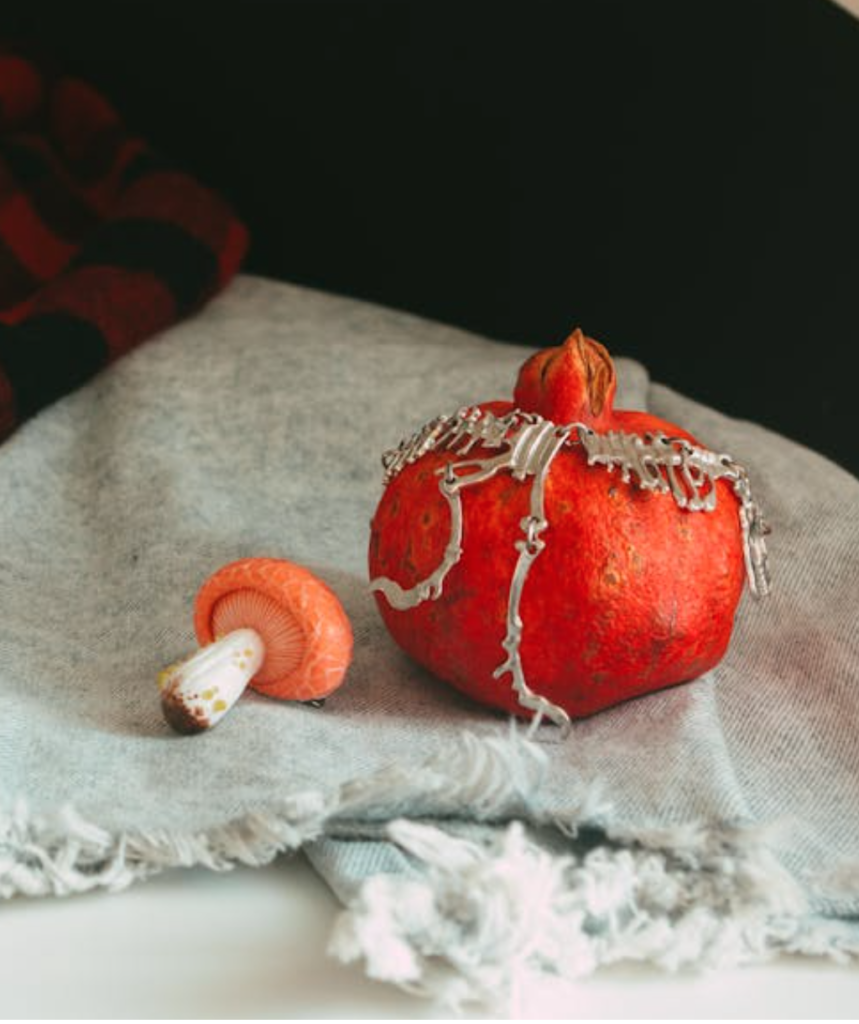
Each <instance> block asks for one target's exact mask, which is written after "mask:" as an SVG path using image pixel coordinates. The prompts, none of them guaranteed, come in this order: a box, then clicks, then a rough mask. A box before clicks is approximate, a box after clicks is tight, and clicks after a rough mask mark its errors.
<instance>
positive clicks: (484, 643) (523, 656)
mask: <svg viewBox="0 0 859 1024" xmlns="http://www.w3.org/2000/svg"><path fill="white" fill-rule="evenodd" d="M615 387H616V377H615V371H614V366H613V364H612V361H611V358H610V356H609V354H608V352H607V350H606V349H605V348H604V347H603V346H602V345H601V344H599V343H598V342H596V341H593V340H592V339H590V338H587V337H585V335H583V334H582V332H581V331H579V330H576V331H574V332H573V334H572V335H571V336H570V337H569V338H568V339H567V341H566V342H565V343H564V344H563V345H561V346H558V347H555V348H548V349H545V350H543V351H541V352H538V353H536V354H535V355H533V356H532V357H531V358H530V359H528V360H527V361H526V362H525V363H524V365H523V366H522V368H521V369H520V372H519V378H518V381H517V384H516V388H515V392H514V400H513V402H512V403H511V402H500V401H493V402H487V403H483V404H481V405H479V406H475V407H472V408H471V409H469V410H465V411H461V412H460V413H459V414H458V415H457V416H455V417H452V418H450V417H448V418H445V417H440V418H439V419H438V420H435V421H433V422H432V423H430V424H428V425H427V426H426V427H425V428H424V429H423V430H422V431H420V432H419V433H418V434H416V435H415V436H414V437H412V438H411V439H409V440H407V441H404V442H403V443H402V444H401V445H400V447H399V449H396V450H394V451H392V452H390V453H387V455H386V457H385V460H384V461H385V463H386V466H387V469H388V474H387V477H388V479H387V484H386V487H385V491H384V494H383V496H382V499H381V501H380V503H379V506H378V509H377V510H376V514H375V516H374V518H373V522H372V525H371V531H372V532H371V539H370V551H369V569H370V577H371V588H372V589H373V591H374V592H375V595H376V600H377V602H378V606H379V610H380V612H381V614H382V617H383V619H384V621H385V623H386V625H387V628H388V629H389V631H390V633H391V635H392V636H393V637H394V639H395V640H396V641H397V643H398V644H399V645H400V646H401V647H402V648H403V650H405V651H406V652H407V653H408V654H409V655H411V656H412V657H413V658H414V659H415V660H416V661H418V662H419V663H420V664H422V665H424V666H425V667H426V668H428V669H429V670H430V671H431V672H433V673H434V674H435V675H436V676H438V677H439V678H440V679H443V680H446V681H447V682H448V683H450V684H452V685H453V686H455V687H456V688H457V689H459V690H461V691H462V692H463V693H466V694H468V695H469V696H471V697H473V698H475V699H476V700H478V701H481V702H483V703H485V704H488V705H491V706H493V707H496V708H499V709H503V710H505V711H508V712H512V713H513V714H516V715H521V716H526V717H527V716H530V715H532V714H534V713H535V712H540V713H545V714H548V715H549V717H552V718H555V720H556V721H564V720H565V719H566V716H567V715H568V716H570V717H573V718H577V717H582V716H585V715H590V714H592V713H594V712H596V711H599V710H601V709H603V708H606V707H609V706H610V705H613V704H617V703H618V702H620V701H624V700H627V699H629V698H631V697H637V696H639V695H641V694H645V693H648V692H650V691H653V690H658V689H661V688H663V687H666V686H671V685H673V684H675V683H682V682H684V681H687V680H691V679H694V678H696V677H698V676H700V675H702V674H703V673H704V672H706V671H707V670H708V669H711V668H712V667H713V666H714V665H716V664H717V662H718V661H719V660H720V659H721V658H722V656H723V655H724V653H725V650H726V648H727V646H728V642H729V640H730V636H731V629H732V626H733V621H734V614H735V611H736V608H737V604H738V602H739V600H740V596H741V592H742V589H743V582H744V576H745V574H746V572H747V571H748V572H749V574H750V579H751V580H752V583H754V582H755V576H754V573H753V572H752V569H751V568H750V567H749V566H750V562H749V549H748V538H749V531H748V529H745V530H744V527H743V525H742V515H743V511H746V512H749V511H751V512H753V513H756V512H757V509H756V508H755V506H754V505H753V504H752V503H751V498H750V494H748V491H747V489H746V491H745V492H743V491H742V488H743V487H744V486H746V485H747V482H748V481H747V477H746V476H745V473H744V471H743V470H742V468H741V467H738V466H737V464H736V463H734V462H732V461H731V460H730V459H729V458H728V457H727V456H718V455H714V454H713V453H710V452H708V451H707V450H706V449H704V448H702V447H701V445H700V444H699V442H698V441H696V440H695V439H694V438H693V437H691V435H689V434H688V433H686V432H685V431H684V430H682V429H681V428H679V427H677V426H674V425H673V424H671V423H667V422H665V421H663V420H660V419H658V418H657V417H655V416H652V415H650V414H648V413H645V412H621V411H615V410H614V408H613V400H614V394H615ZM740 478H741V480H742V482H741V483H738V482H737V481H738V479H740ZM743 493H746V494H747V495H748V500H747V501H745V502H744V500H743ZM752 518H755V517H754V516H753V517H752ZM747 522H748V519H747ZM752 525H753V532H755V533H756V536H757V543H758V545H759V548H758V554H760V551H761V550H762V547H763V546H762V541H760V535H761V534H762V532H763V530H764V529H765V528H764V526H763V521H762V519H760V518H759V517H758V518H757V519H755V522H754V523H753V524H752ZM764 554H765V552H764ZM756 558H757V561H756V563H755V566H756V567H755V572H757V575H758V579H759V580H760V581H761V589H764V587H765V578H764V576H763V575H762V573H763V572H765V566H763V567H762V563H761V559H760V558H759V557H757V556H756ZM559 709H562V710H559Z"/></svg>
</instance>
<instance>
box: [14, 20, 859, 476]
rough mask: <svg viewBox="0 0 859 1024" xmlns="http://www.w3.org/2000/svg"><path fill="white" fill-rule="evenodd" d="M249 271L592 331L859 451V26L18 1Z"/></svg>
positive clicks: (847, 453)
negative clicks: (201, 202) (241, 243)
mask: <svg viewBox="0 0 859 1024" xmlns="http://www.w3.org/2000/svg"><path fill="white" fill-rule="evenodd" d="M0 32H5V34H12V35H15V34H17V35H28V34H29V35H30V36H32V37H34V38H36V39H37V40H38V41H39V42H40V43H41V44H43V45H44V46H45V47H46V48H47V49H49V50H51V51H53V52H54V53H55V54H56V56H57V57H58V58H59V60H60V61H61V62H62V63H63V64H64V65H65V66H66V67H69V68H70V69H72V70H75V71H77V72H79V73H81V74H83V75H85V76H86V77H88V78H89V79H90V80H91V81H93V82H94V84H96V85H98V86H99V87H100V88H101V89H103V91H104V92H105V93H106V94H107V95H108V96H109V97H110V98H111V99H112V100H113V102H114V103H115V105H116V106H118V108H119V109H120V111H121V112H122V113H123V115H124V116H125V118H126V120H127V121H128V122H130V123H131V125H132V126H133V127H135V128H136V129H138V130H139V131H141V132H142V133H143V134H145V135H146V136H147V137H148V138H149V140H150V141H151V142H152V143H153V144H155V145H156V146H157V147H159V148H160V149H162V150H163V151H164V152H165V153H167V154H168V155H170V156H171V157H173V158H175V159H176V160H178V161H180V162H182V163H184V164H185V165H186V166H188V167H189V168H190V169H192V170H193V171H195V172H196V173H197V174H198V175H199V176H200V177H201V178H202V179H203V180H205V181H207V182H209V183H210V184H212V185H214V186H216V187H218V188H219V189H221V190H222V191H223V192H224V193H225V194H226V195H227V196H228V197H229V198H230V199H231V200H232V202H233V203H234V204H235V206H236V207H237V208H238V210H239V212H240V213H241V215H242V216H243V217H244V218H245V220H246V221H247V223H248V224H249V226H250V228H251V231H252V234H253V247H252V251H251V254H250V257H249V260H248V262H247V264H246V269H248V270H249V271H253V272H256V273H260V274H265V275H268V276H272V277H279V278H286V279H290V280H293V281H298V282H303V283H308V284H312V285H315V286H317V287H321V288H325V289H329V290H332V291H338V292H345V293H349V294H353V295H358V296H362V297H367V298H370V299H374V300H377V301H380V302H383V303H387V304H390V305H395V306H400V307H404V308H407V309H410V310H414V311H417V312H419V313H422V314H427V315H430V316H433V317H436V318H439V319H443V320H447V321H450V322H452V323H456V324H459V325H463V326H465V327H469V328H473V329H475V330H479V331H481V332H485V333H488V334H490V335H493V336H495V337H497V338H501V339H504V340H511V341H522V342H526V343H529V344H534V345H544V344H550V343H555V342H557V341H559V340H560V339H561V338H562V337H563V336H564V335H565V333H566V332H567V331H568V329H569V328H571V327H572V326H573V325H577V324H580V325H581V326H582V327H583V328H584V329H585V330H586V331H587V332H588V333H590V334H592V335H593V336H595V337H597V338H599V339H600V340H602V341H604V342H605V343H606V344H607V345H608V346H609V348H610V349H611V350H612V351H613V352H615V353H617V354H621V353H622V354H627V355H630V356H633V357H635V358H638V359H640V360H642V361H643V362H644V363H646V364H647V366H648V367H649V368H650V370H651V372H652V374H653V375H654V377H656V378H657V379H659V380H662V381H664V382H666V383H668V384H670V385H672V386H674V387H676V388H679V389H681V390H683V391H685V392H686V393H688V394H690V395H692V396H694V397H696V398H698V399H700V400H703V401H705V402H708V403H710V404H712V405H715V406H717V407H719V408H721V409H723V410H724V411H726V412H729V413H732V414H734V415H738V416H742V417H746V418H750V419H754V420H757V421H759V422H762V423H764V424H766V425H769V426H771V427H773V428H775V429H777V430H780V431H782V432H783V433H786V434H788V435H790V436H792V437H794V438H796V439H798V440H800V441H803V442H804V443H806V444H808V445H810V446H811V447H814V448H816V449H818V450H819V451H822V452H824V453H826V454H828V455H830V456H831V457H833V458H835V459H837V460H838V461H839V462H841V463H842V464H843V465H845V466H847V467H848V468H850V469H851V470H852V471H853V472H854V473H857V474H859V427H857V426H856V423H855V418H854V416H853V407H854V406H856V405H857V404H859V382H857V377H856V375H855V373H854V372H852V371H851V366H850V364H851V362H852V360H851V356H852V353H853V352H854V350H855V349H856V342H857V335H859V326H857V320H859V22H857V21H854V20H853V19H852V18H851V17H850V16H849V15H848V14H847V13H845V12H844V11H843V10H841V9H840V8H838V7H836V6H834V5H833V4H831V3H830V2H829V0H711V2H708V3H705V2H703V0H701V2H697V3H696V2H692V0H566V2H561V0H557V2H553V0H519V2H496V3H487V2H480V0H462V2H459V3H445V2H441V0H433V2H430V0H426V2H425V0H411V2H409V0H397V2H382V0H353V2H349V0H304V2H295V0H293V2H288V0H280V2H271V3H264V2H259V0H244V2H240V0H234V2H233V3H230V4H215V3H208V4H205V5H203V4H197V3H181V2H178V0H177V2H175V3H172V4H165V3H159V2H149V3H145V4H143V3H134V2H126V3H120V2H114V3H109V4H103V3H86V2H78V3H56V4H44V3H42V4H36V5H32V4H27V5H21V6H20V8H15V6H14V5H13V4H11V3H10V2H9V0H6V2H5V3H4V5H3V11H2V13H0Z"/></svg>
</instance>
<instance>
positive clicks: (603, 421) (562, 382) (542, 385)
mask: <svg viewBox="0 0 859 1024" xmlns="http://www.w3.org/2000/svg"><path fill="white" fill-rule="evenodd" d="M616 388H617V377H616V375H615V372H614V364H613V363H612V361H611V356H610V355H609V354H608V350H607V349H606V347H605V346H604V345H601V344H600V343H599V342H598V341H594V339H593V338H589V337H587V336H586V335H585V334H584V332H583V331H582V330H581V328H578V327H577V328H576V329H575V330H574V331H573V332H572V334H571V335H570V336H569V337H568V338H567V340H566V341H565V342H564V343H563V344H562V345H556V346H554V347H553V348H545V349H543V350H542V351H540V352H536V353H535V354H534V355H533V356H531V358H530V359H528V360H527V361H526V362H525V363H524V365H523V366H522V368H521V369H520V371H519V377H518V379H517V381H516V387H515V389H514V392H513V400H514V402H515V404H516V406H517V408H519V409H522V410H523V411H524V412H535V413H537V414H538V415H540V416H542V417H543V418H544V419H547V420H551V421H552V422H553V423H572V422H574V421H576V422H581V423H586V424H588V425H589V426H592V427H594V428H596V429H599V428H600V427H601V426H607V425H608V423H609V421H610V420H611V417H612V414H613V409H612V405H613V402H614V393H615V390H616Z"/></svg>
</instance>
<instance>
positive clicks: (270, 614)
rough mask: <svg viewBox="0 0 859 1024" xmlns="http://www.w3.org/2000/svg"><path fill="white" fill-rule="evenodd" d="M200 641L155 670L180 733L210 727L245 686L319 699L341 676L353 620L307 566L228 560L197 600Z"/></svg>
mask: <svg viewBox="0 0 859 1024" xmlns="http://www.w3.org/2000/svg"><path fill="white" fill-rule="evenodd" d="M194 630H195V632H196V634H197V640H198V641H199V643H200V650H198V651H197V652H196V653H195V654H194V655H192V656H191V657H190V658H188V659H186V660H184V661H181V662H178V663H177V664H175V665H171V666H170V667H169V668H166V669H164V670H163V671H162V672H161V673H160V674H159V676H158V686H159V689H160V691H161V707H162V710H163V712H164V717H165V718H166V719H167V721H168V722H169V723H170V725H171V726H172V727H173V728H174V729H175V730H176V731H177V732H180V733H197V732H203V731H204V730H206V729H211V728H212V726H214V725H217V723H218V722H219V721H220V720H221V719H222V718H223V717H224V715H226V714H227V712H228V711H229V710H230V708H232V707H233V705H234V704H235V703H236V701H237V700H238V699H239V697H240V696H241V695H242V693H243V692H244V691H245V689H246V688H247V687H248V686H250V687H252V688H253V689H254V690H257V691H258V692H259V693H263V694H265V695H266V696H269V697H276V698H279V699H280V700H297V701H304V702H313V703H316V702H321V701H323V700H324V699H325V698H326V697H327V696H328V695H329V694H330V693H332V692H333V691H334V690H336V689H337V687H338V686H340V684H341V683H342V682H343V679H344V677H345V675H346V670H347V668H348V667H349V662H350V659H351V656H352V628H351V625H350V623H349V619H348V617H347V616H346V613H345V611H344V610H343V606H342V605H341V604H340V601H339V600H338V599H337V597H336V595H335V594H334V593H333V592H332V591H331V590H330V588H329V587H328V586H327V585H326V584H325V583H323V582H322V581H321V580H320V579H318V578H317V577H316V576H314V575H313V574H312V573H311V572H310V571H309V570H307V569H305V568H303V567H302V566H299V565H295V564H294V563H292V562H287V561H284V560H282V559H275V558H246V559H242V560H240V561H237V562H231V563H230V564H228V565H225V566H223V567H222V568H221V569H219V570H218V571H217V572H216V573H214V575H213V576H211V577H210V578H209V579H208V580H206V582H205V583H204V584H203V586H202V587H201V588H200V591H199V593H198V594H197V597H196V600H195V602H194Z"/></svg>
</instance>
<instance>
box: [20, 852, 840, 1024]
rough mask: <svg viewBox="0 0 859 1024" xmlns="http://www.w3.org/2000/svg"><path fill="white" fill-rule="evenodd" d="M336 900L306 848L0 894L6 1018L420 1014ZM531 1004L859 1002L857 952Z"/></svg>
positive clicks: (731, 1014)
mask: <svg viewBox="0 0 859 1024" xmlns="http://www.w3.org/2000/svg"><path fill="white" fill-rule="evenodd" d="M338 910H339V904H338V903H337V902H336V900H335V899H334V897H333V896H332V895H331V893H330V891H329V890H328V888H327V887H326V885H325V883H324V882H322V880H321V879H320V878H319V877H318V876H317V875H316V874H315V873H314V872H313V871H312V869H311V868H310V867H309V866H308V865H307V863H306V862H305V861H304V859H303V858H302V857H301V856H297V857H293V858H285V857H284V858H280V859H278V860H277V861H275V862H274V863H273V864H271V865H269V866H268V867H266V868H261V869H246V868H240V869H237V870H235V871H232V872H229V873H226V874H213V873H211V872H209V871H206V870H204V869H199V870H197V869H195V870H177V871H171V872H168V873H165V874H163V875H160V876H158V877H156V878H154V879H152V880H150V881H148V882H145V883H141V884H139V885H137V886H136V887H133V888H131V889H129V890H126V891H125V892H121V893H104V892H95V893H91V894H88V895H84V896H75V897H69V898H66V899H53V898H49V899H39V900H27V899H15V900H11V901H8V902H5V903H3V904H2V905H0V1018H6V1019H8V1018H10V1017H20V1018H25V1019H34V1018H54V1019H57V1018H59V1019H81V1018H93V1019H105V1018H120V1019H128V1018H149V1019H164V1018H180V1019H181V1018H184V1019H195V1018H196V1019H211V1018H226V1019H236V1018H264V1019H265V1018H268V1019H271V1018H285V1019H297V1018H311V1019H320V1018H321V1019H325V1018H329V1019H330V1018H334V1019H341V1020H343V1019H347V1020H349V1019H352V1020H354V1019H378V1018H383V1019H402V1018H405V1019H418V1018H438V1017H440V1016H447V1014H442V1013H441V1012H440V1010H439V1009H438V1008H437V1007H435V1006H433V1005H432V1003H430V1002H428V1001H425V1000H422V999H418V998H416V997H413V996H410V995H408V994H406V993H403V992H400V991H399V990H397V989H395V988H393V987H391V986H388V985H383V984H380V983H376V982H372V981H369V980H368V979H367V978H366V977H364V975H363V973H362V971H361V969H360V967H358V966H352V967H344V966H342V965H340V964H338V963H335V962H333V961H332V960H330V959H329V958H328V957H327V956H326V952H325V947H326V943H327V940H328V935H329V933H330V930H331V927H332V923H333V921H334V918H335V916H336V914H337V912H338ZM521 1016H522V1017H544V1018H588V1017H590V1018H600V1019H601V1018H621V1019H633V1020H648V1019H654V1018H661V1019H669V1020H671V1019H687V1020H688V1019H693V1020H696V1019H702V1018H727V1019H738V1018H754V1019H770V1018H773V1017H776V1018H789V1019H809V1018H811V1019H814V1018H830V1019H851V1018H855V1017H859V966H853V967H840V966H838V965H834V964H831V963H828V962H822V961H813V960H804V959H798V958H791V959H783V960H780V961H778V962H776V963H772V964H769V965H765V966H761V967H747V968H743V969H740V970H732V971H729V972H721V973H716V974H712V975H705V976H701V975H682V976H669V975H665V974H663V973H661V972H658V971H656V970H652V969H649V968H645V967H640V966H639V967H634V966H633V967H625V968H623V969H621V968H616V969H611V970H607V971H604V972H603V973H601V974H598V975H597V976H596V977H594V978H591V979H587V980H585V981H582V982H579V983H577V984H576V985H574V986H560V985H558V986H556V987H552V986H549V985H547V986H546V987H544V988H542V989H541V990H540V991H535V992H532V993H529V995H528V998H527V1003H526V1005H525V1006H523V1008H522V1013H521Z"/></svg>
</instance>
